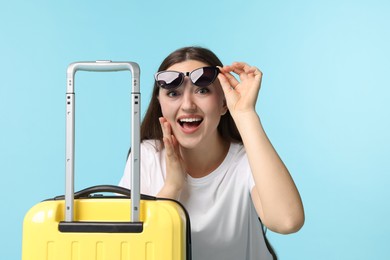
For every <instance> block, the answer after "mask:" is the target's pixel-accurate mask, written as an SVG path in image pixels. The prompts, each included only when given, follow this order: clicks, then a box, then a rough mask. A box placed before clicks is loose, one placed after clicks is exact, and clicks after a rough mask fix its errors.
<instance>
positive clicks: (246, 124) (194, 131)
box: [120, 47, 304, 260]
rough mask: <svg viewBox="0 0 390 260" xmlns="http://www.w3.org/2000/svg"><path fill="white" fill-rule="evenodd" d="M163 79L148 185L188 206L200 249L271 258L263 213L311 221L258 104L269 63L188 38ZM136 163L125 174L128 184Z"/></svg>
mask: <svg viewBox="0 0 390 260" xmlns="http://www.w3.org/2000/svg"><path fill="white" fill-rule="evenodd" d="M234 74H235V75H237V76H238V78H239V79H236V77H235V76H234ZM155 79H156V82H155V86H154V90H153V95H152V99H151V102H150V104H149V107H148V110H147V112H146V115H145V118H144V120H143V123H142V126H141V140H142V144H141V156H142V163H141V192H142V193H144V194H148V195H152V196H157V197H164V198H171V199H176V200H178V201H180V202H181V203H182V204H183V205H184V206H185V208H186V209H187V211H188V213H189V215H190V220H191V229H192V232H191V236H192V253H193V259H213V260H216V259H223V260H226V259H272V256H271V255H270V253H269V252H268V250H267V248H266V246H265V241H264V237H263V233H262V226H261V223H260V221H259V218H260V219H261V222H262V223H263V224H264V225H265V226H266V227H267V228H269V229H270V230H272V231H274V232H278V233H283V234H288V233H293V232H296V231H298V230H299V229H300V228H301V227H302V225H303V222H304V211H303V205H302V202H301V199H300V195H299V192H298V190H297V188H296V186H295V184H294V182H293V180H292V178H291V176H290V174H289V171H288V170H287V168H286V166H285V165H284V163H283V162H282V161H281V159H280V158H279V156H278V154H277V152H276V151H275V149H274V148H273V146H272V144H271V143H270V141H269V140H268V138H267V136H266V133H265V132H264V129H263V127H262V124H261V121H260V118H259V115H258V114H257V113H256V110H255V105H256V101H257V96H258V93H259V90H260V85H261V79H262V72H261V71H260V70H259V69H257V68H256V67H251V66H249V65H248V64H246V63H242V62H236V63H233V64H232V65H230V66H223V65H222V63H221V62H220V60H219V59H218V58H217V57H216V55H215V54H214V53H212V52H211V51H210V50H208V49H204V48H199V47H186V48H182V49H179V50H176V51H174V52H173V53H171V54H170V55H169V56H168V57H167V58H166V59H165V60H164V61H163V62H162V64H161V66H160V68H159V69H158V73H156V75H155ZM129 163H130V160H128V163H127V165H126V169H125V174H124V176H123V177H122V179H121V182H120V185H121V186H125V187H127V188H129V183H130V176H129V174H128V172H129V170H128V169H129V167H130V165H129Z"/></svg>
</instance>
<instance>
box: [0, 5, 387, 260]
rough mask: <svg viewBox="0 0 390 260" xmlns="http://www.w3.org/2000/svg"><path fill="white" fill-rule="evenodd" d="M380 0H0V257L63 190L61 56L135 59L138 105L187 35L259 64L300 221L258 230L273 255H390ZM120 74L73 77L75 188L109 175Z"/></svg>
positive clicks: (114, 168)
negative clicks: (33, 213) (32, 212)
mask: <svg viewBox="0 0 390 260" xmlns="http://www.w3.org/2000/svg"><path fill="white" fill-rule="evenodd" d="M389 3H390V2H389V1H385V0H383V1H380V0H370V1H368V0H367V1H359V0H357V1H352V0H350V1H344V0H337V1H336V0H326V1H325V0H320V1H309V0H296V1H262V0H256V1H255V0H241V1H238V0H237V1H230V0H229V1H210V0H199V1H179V0H175V1H169V0H167V1H157V0H155V1H149V0H142V1H134V0H127V1H115V0H114V1H92V0H88V1H87V0H86V1H21V0H15V1H2V3H1V4H0V20H1V23H0V37H1V40H0V54H1V55H0V57H1V62H0V75H1V83H0V90H1V91H0V121H1V128H0V173H1V190H2V199H1V202H0V209H1V215H0V218H1V221H0V225H1V230H2V232H1V233H2V238H1V239H0V240H1V252H2V253H1V255H2V257H1V258H2V259H20V257H21V244H22V222H23V218H24V215H25V214H26V212H27V211H28V210H29V209H30V208H31V207H32V206H33V205H35V204H37V203H39V202H40V201H42V200H44V199H47V198H51V197H54V196H56V195H60V194H63V193H64V180H65V179H64V178H65V90H66V88H65V86H66V68H67V66H68V64H69V63H71V62H75V61H86V60H102V59H108V60H114V61H135V62H137V63H139V65H140V67H141V91H142V112H145V108H146V105H147V104H148V102H149V98H150V95H151V89H152V86H153V73H154V72H155V71H156V70H157V67H158V65H159V64H160V62H161V61H162V59H163V58H164V57H165V56H166V55H167V54H169V53H170V52H171V51H173V50H175V49H177V48H180V47H183V46H187V45H199V46H202V47H207V48H210V49H211V50H213V51H214V52H215V53H216V54H217V55H218V56H219V57H220V58H221V60H222V61H223V63H225V64H230V63H231V62H233V61H246V62H248V63H250V64H252V65H255V66H257V67H259V68H260V69H261V70H262V71H263V72H264V78H263V84H262V89H261V91H260V97H259V99H258V103H257V107H256V108H257V111H258V113H259V114H260V117H261V120H262V122H263V125H264V128H265V129H266V132H267V134H268V135H269V137H270V139H271V141H272V143H273V144H274V146H275V147H276V149H277V151H278V152H279V154H280V156H281V157H282V158H283V160H284V162H285V163H286V165H287V166H288V167H289V169H290V171H291V174H292V176H293V178H294V180H295V182H296V184H297V186H298V188H299V190H300V192H301V195H302V199H303V202H304V206H305V211H306V223H305V226H304V227H303V228H302V230H301V231H300V232H298V233H296V234H293V235H288V236H285V235H280V234H275V233H273V232H271V231H268V233H267V236H268V237H269V239H270V241H271V243H272V245H273V246H274V247H275V249H276V252H277V253H278V255H279V257H280V259H324V260H329V259H389V258H390V253H389V250H388V247H387V244H388V241H390V225H389V221H388V216H389V215H390V206H389V201H388V199H389V197H390V192H389V189H388V186H389V184H390V167H389V163H388V157H389V152H390V151H389V146H390V139H389V132H390V129H389V128H390V122H389V118H390V117H389V113H390V105H389V103H390V102H389V98H390V90H389V89H390V84H389V83H390V80H389V75H390V72H389V71H390V66H389V65H390V53H389V50H390V48H389V46H390V29H389V28H390V18H389V17H390V16H389V13H390V4H389ZM129 86H130V74H129V73H127V72H116V73H100V74H99V73H92V72H79V73H77V74H76V87H75V88H76V93H77V94H76V99H77V100H76V102H77V103H76V124H77V131H76V134H77V136H76V147H77V154H76V189H77V190H80V189H82V188H86V187H88V186H92V185H96V184H117V183H118V181H119V179H120V177H121V176H122V173H123V168H124V164H125V160H126V155H127V151H128V148H129V146H130V138H129V136H130V135H129V130H130V129H129V122H130V121H129V120H130V119H129V115H130V110H129V109H130V105H129V104H130V100H129V93H130V87H129Z"/></svg>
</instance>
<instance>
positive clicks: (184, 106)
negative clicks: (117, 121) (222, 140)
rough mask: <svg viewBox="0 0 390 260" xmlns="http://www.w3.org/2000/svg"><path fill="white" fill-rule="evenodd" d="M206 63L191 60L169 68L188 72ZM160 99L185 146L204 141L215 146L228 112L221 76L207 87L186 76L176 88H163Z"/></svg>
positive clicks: (165, 113)
mask: <svg viewBox="0 0 390 260" xmlns="http://www.w3.org/2000/svg"><path fill="white" fill-rule="evenodd" d="M205 66H209V65H208V64H205V63H203V62H200V61H195V60H189V61H184V62H181V63H177V64H174V65H172V66H171V67H169V68H168V69H167V70H173V71H179V72H184V73H185V72H191V71H193V70H195V69H198V68H201V67H205ZM158 99H159V101H160V105H161V110H162V114H163V117H164V118H165V119H166V120H168V122H169V123H170V125H171V128H172V133H173V135H174V136H175V137H176V139H177V140H178V142H179V143H180V145H181V146H182V147H185V148H188V149H192V148H196V147H197V146H199V145H202V144H203V145H211V144H212V143H213V139H214V138H215V139H216V138H217V137H218V131H217V126H218V124H219V121H220V118H221V115H223V114H225V113H226V111H227V107H226V104H225V103H226V102H225V98H224V94H223V91H222V89H221V86H220V84H219V82H218V79H216V80H215V81H214V82H213V83H212V84H211V85H209V86H207V87H198V86H195V85H194V84H193V83H192V82H191V80H190V79H189V78H188V77H185V79H184V82H183V83H182V85H181V86H179V87H178V88H176V89H173V90H167V89H163V88H160V90H159V97H158Z"/></svg>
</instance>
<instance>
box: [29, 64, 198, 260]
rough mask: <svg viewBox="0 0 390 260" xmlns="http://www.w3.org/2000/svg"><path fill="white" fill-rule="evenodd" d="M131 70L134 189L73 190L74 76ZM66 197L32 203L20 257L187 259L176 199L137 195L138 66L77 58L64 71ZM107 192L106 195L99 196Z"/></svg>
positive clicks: (185, 223)
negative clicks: (33, 204) (76, 60)
mask: <svg viewBox="0 0 390 260" xmlns="http://www.w3.org/2000/svg"><path fill="white" fill-rule="evenodd" d="M77 70H85V71H120V70H130V71H131V73H132V79H133V81H132V98H131V102H132V114H133V116H132V124H131V126H132V127H131V128H132V136H131V139H132V152H131V160H132V167H133V168H132V187H131V192H130V191H129V190H127V189H124V188H122V187H118V186H109V185H102V186H94V187H90V188H87V189H85V190H82V191H80V192H76V193H74V128H75V127H74V108H75V105H74V74H75V72H76V71H77ZM66 107H67V109H66V118H67V119H66V126H67V128H66V185H65V186H66V189H65V195H64V196H59V197H56V198H53V199H49V200H46V201H43V202H41V203H38V204H37V205H35V206H33V207H32V208H31V209H30V210H29V211H28V212H27V214H26V216H25V218H24V222H23V241H22V260H54V259H55V260H65V259H66V260H89V259H93V260H103V259H104V260H116V259H118V260H143V259H150V260H152V259H159V260H181V259H191V237H190V233H191V229H190V221H189V217H188V214H187V212H186V210H185V209H184V207H182V205H181V204H180V203H178V202H177V201H173V200H166V199H158V198H154V197H150V196H144V195H142V196H141V195H140V189H139V187H140V183H139V180H140V176H139V174H140V172H139V162H140V151H139V124H140V113H139V109H140V93H139V67H138V65H137V64H136V63H134V62H111V61H97V62H77V63H72V64H70V65H69V67H68V71H67V95H66ZM102 193H103V194H106V193H111V194H112V195H110V196H97V194H99V195H101V194H102Z"/></svg>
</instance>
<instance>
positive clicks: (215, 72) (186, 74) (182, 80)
mask: <svg viewBox="0 0 390 260" xmlns="http://www.w3.org/2000/svg"><path fill="white" fill-rule="evenodd" d="M209 68H212V69H213V70H214V77H213V79H212V80H211V82H210V83H209V84H207V85H205V86H199V85H197V84H196V83H195V82H193V81H192V78H191V75H192V73H194V72H195V71H197V70H200V69H209ZM166 72H173V73H177V74H178V76H179V75H181V81H180V83H179V84H178V85H177V86H175V87H165V85H162V84H160V83H159V82H158V76H159V75H160V74H162V73H166ZM219 73H220V70H219V68H218V67H216V66H205V67H200V68H197V69H194V70H193V71H191V72H180V71H175V70H163V71H159V72H157V73H156V74H154V80H155V83H156V85H157V86H158V87H160V88H163V89H168V90H170V89H176V88H178V87H180V86H181V85H182V84H183V82H184V78H185V77H186V76H187V77H188V78H189V79H190V81H191V83H192V84H194V85H195V86H198V87H207V86H210V85H211V84H213V83H214V81H215V80H216V78H217V76H218V74H219Z"/></svg>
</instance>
